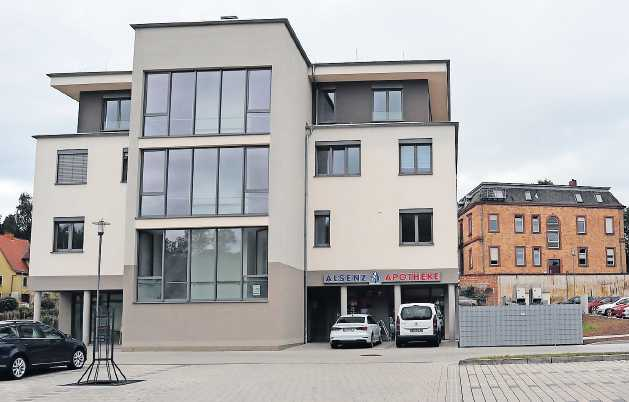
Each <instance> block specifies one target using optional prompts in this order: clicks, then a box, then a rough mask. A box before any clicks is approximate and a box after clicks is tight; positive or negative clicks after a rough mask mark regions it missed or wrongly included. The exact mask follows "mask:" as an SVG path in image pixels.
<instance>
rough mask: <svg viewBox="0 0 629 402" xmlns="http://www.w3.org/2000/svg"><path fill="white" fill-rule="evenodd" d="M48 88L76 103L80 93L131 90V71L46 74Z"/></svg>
mask: <svg viewBox="0 0 629 402" xmlns="http://www.w3.org/2000/svg"><path fill="white" fill-rule="evenodd" d="M48 76H49V77H50V86H51V87H53V88H55V89H56V90H58V91H59V92H62V93H64V94H66V95H68V96H69V97H70V98H72V99H74V100H76V101H78V100H79V97H80V95H81V92H82V91H119V90H125V89H127V90H128V89H131V71H102V72H94V73H60V74H48Z"/></svg>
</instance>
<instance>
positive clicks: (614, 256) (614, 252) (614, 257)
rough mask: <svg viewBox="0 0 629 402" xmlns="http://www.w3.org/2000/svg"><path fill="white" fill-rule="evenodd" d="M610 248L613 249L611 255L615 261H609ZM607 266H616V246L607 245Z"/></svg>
mask: <svg viewBox="0 0 629 402" xmlns="http://www.w3.org/2000/svg"><path fill="white" fill-rule="evenodd" d="M609 250H611V251H612V254H611V257H612V258H613V261H614V263H613V264H610V263H609ZM605 266H606V267H615V266H616V247H605Z"/></svg>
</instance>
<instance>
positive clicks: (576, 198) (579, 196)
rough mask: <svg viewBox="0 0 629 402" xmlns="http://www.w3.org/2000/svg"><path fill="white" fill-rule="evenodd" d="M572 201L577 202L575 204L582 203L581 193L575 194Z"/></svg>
mask: <svg viewBox="0 0 629 402" xmlns="http://www.w3.org/2000/svg"><path fill="white" fill-rule="evenodd" d="M574 199H575V200H577V202H583V197H581V193H576V194H575V195H574Z"/></svg>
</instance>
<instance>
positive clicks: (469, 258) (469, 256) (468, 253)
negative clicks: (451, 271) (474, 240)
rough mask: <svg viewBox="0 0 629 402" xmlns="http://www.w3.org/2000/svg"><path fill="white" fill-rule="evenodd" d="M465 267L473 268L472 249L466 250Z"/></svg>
mask: <svg viewBox="0 0 629 402" xmlns="http://www.w3.org/2000/svg"><path fill="white" fill-rule="evenodd" d="M467 258H468V260H467V267H468V269H469V270H470V271H471V270H473V269H474V256H473V255H472V249H471V248H470V249H469V250H467Z"/></svg>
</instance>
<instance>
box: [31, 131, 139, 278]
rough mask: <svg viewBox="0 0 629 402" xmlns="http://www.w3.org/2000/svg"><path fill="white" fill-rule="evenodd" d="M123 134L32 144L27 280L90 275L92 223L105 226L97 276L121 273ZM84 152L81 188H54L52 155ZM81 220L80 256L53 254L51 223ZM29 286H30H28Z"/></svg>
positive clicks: (93, 265)
mask: <svg viewBox="0 0 629 402" xmlns="http://www.w3.org/2000/svg"><path fill="white" fill-rule="evenodd" d="M127 143H128V137H127V136H125V135H101V136H93V137H91V136H74V137H64V136H60V137H58V138H57V137H54V136H47V137H41V138H39V139H38V140H37V148H36V155H35V181H34V185H33V228H32V238H31V261H30V276H31V281H35V282H34V283H37V279H35V278H36V277H40V276H41V277H56V276H58V277H67V276H74V277H81V276H94V275H96V270H97V259H98V236H97V234H96V227H95V226H94V225H92V222H95V221H97V220H99V219H100V218H103V219H104V220H106V221H108V222H109V223H111V225H109V226H107V228H106V232H105V235H104V237H103V257H102V274H103V275H114V276H115V275H120V276H121V275H122V266H123V259H122V253H121V252H120V250H122V249H123V248H124V246H123V241H124V233H125V226H126V221H125V198H126V188H127V184H126V183H121V178H122V151H123V148H125V147H126V146H127ZM76 149H86V150H87V151H88V156H87V184H77V185H57V184H55V181H56V171H57V151H59V150H76ZM60 217H66V218H68V217H84V218H85V233H84V244H83V251H82V252H75V253H56V252H54V251H53V241H54V219H55V218H60ZM31 283H32V282H31Z"/></svg>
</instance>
